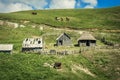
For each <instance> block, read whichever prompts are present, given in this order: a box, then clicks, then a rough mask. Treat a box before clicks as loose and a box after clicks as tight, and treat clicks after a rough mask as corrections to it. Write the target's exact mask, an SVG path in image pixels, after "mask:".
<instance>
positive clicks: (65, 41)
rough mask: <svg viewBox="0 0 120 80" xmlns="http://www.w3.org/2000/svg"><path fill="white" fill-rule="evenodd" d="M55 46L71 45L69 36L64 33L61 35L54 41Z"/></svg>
mask: <svg viewBox="0 0 120 80" xmlns="http://www.w3.org/2000/svg"><path fill="white" fill-rule="evenodd" d="M56 45H57V46H70V45H72V41H71V38H70V36H69V35H67V34H66V33H63V34H61V35H60V36H59V37H58V38H57V39H56Z"/></svg>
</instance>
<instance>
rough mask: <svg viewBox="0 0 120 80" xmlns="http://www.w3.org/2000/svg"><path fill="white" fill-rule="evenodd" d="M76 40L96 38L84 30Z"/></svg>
mask: <svg viewBox="0 0 120 80" xmlns="http://www.w3.org/2000/svg"><path fill="white" fill-rule="evenodd" d="M78 40H96V39H95V37H93V35H92V34H90V33H88V32H84V33H83V34H82V35H81V36H80V38H79V39H78Z"/></svg>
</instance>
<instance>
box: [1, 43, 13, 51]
mask: <svg viewBox="0 0 120 80" xmlns="http://www.w3.org/2000/svg"><path fill="white" fill-rule="evenodd" d="M11 50H13V44H0V51H11Z"/></svg>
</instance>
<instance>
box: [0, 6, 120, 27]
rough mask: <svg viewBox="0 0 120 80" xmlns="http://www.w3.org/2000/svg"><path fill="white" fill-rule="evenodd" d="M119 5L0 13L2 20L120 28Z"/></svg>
mask: <svg viewBox="0 0 120 80" xmlns="http://www.w3.org/2000/svg"><path fill="white" fill-rule="evenodd" d="M119 11H120V7H115V8H108V9H75V10H73V9H68V10H67V9H66V10H35V11H34V12H37V13H38V15H32V14H31V13H32V12H33V11H23V12H15V13H8V14H0V18H1V19H4V20H14V21H17V22H19V21H20V20H29V21H31V22H34V23H43V24H49V25H52V26H54V27H69V28H75V29H85V28H93V29H94V28H95V29H96V28H97V29H120V27H119V26H120V12H119ZM55 17H69V18H70V21H69V22H66V21H63V22H61V21H56V20H55Z"/></svg>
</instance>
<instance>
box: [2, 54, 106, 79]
mask: <svg viewBox="0 0 120 80" xmlns="http://www.w3.org/2000/svg"><path fill="white" fill-rule="evenodd" d="M60 57H61V58H60ZM57 61H59V62H62V70H63V72H61V71H57V70H56V69H54V68H50V67H49V66H48V67H44V63H49V64H53V63H54V62H57ZM73 64H81V65H83V66H84V67H88V66H89V67H91V68H94V66H93V65H92V64H91V63H90V62H89V61H88V60H87V59H85V58H84V57H82V56H81V55H78V56H74V55H69V56H64V57H63V56H56V55H53V56H52V55H51V56H49V55H36V54H23V53H19V54H13V55H8V54H0V75H1V76H0V79H2V80H18V79H19V80H36V79H37V80H67V79H69V80H73V79H75V80H79V79H81V80H84V79H86V80H88V79H89V80H107V79H106V78H105V77H104V75H103V74H101V72H100V71H96V70H95V69H91V70H90V71H91V72H94V74H95V75H96V76H97V77H95V78H94V77H92V76H90V75H87V74H86V73H84V72H82V71H78V73H77V74H78V75H76V74H74V73H73V72H72V71H71V66H72V65H73ZM89 69H90V68H89Z"/></svg>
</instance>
